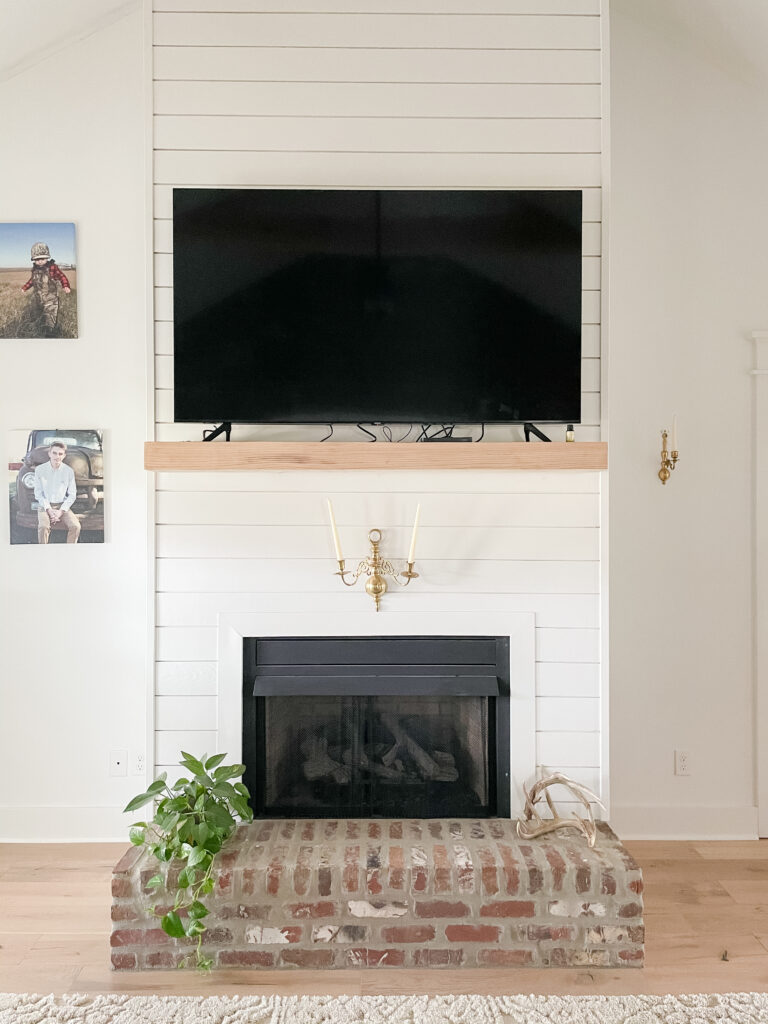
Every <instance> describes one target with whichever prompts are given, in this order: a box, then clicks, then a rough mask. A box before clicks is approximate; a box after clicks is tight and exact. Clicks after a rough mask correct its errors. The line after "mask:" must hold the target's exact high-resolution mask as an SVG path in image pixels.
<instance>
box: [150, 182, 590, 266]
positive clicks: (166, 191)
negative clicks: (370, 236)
mask: <svg viewBox="0 0 768 1024" xmlns="http://www.w3.org/2000/svg"><path fill="white" fill-rule="evenodd" d="M209 184H213V183H211V182H209ZM187 185H189V182H182V181H178V182H174V183H172V184H159V183H157V182H156V183H155V186H154V189H153V199H154V216H155V236H156V240H155V252H172V251H173V239H172V224H171V218H172V216H173V189H174V186H176V187H177V188H182V187H185V186H187ZM216 187H217V188H219V187H221V188H224V187H226V186H223V185H221V186H220V185H219V184H218V183H217V184H216ZM253 187H256V186H253ZM275 187H285V188H290V187H291V186H280V185H276V186H275ZM334 187H339V186H334ZM351 187H354V186H351ZM380 187H381V188H383V189H387V188H389V187H390V186H389V185H386V184H385V185H381V186H380ZM469 187H470V186H468V185H464V184H459V185H457V186H456V188H469ZM499 187H501V188H503V187H516V186H509V185H507V186H499ZM532 187H534V188H535V186H532ZM563 187H564V188H576V187H577V186H576V185H574V184H570V185H564V186H563ZM581 195H582V220H583V221H584V224H585V225H586V224H592V225H595V224H596V225H597V227H598V228H599V221H600V218H601V213H602V191H601V189H600V186H599V184H598V185H595V186H581ZM584 230H586V227H585V229H584ZM594 230H595V229H594V226H593V227H592V228H590V231H592V232H594ZM158 234H159V235H160V236H161V240H162V247H161V248H158V247H157V236H158ZM597 238H598V244H597V249H596V251H594V252H590V253H585V254H584V255H585V256H599V255H600V244H599V234H598V235H597Z"/></svg>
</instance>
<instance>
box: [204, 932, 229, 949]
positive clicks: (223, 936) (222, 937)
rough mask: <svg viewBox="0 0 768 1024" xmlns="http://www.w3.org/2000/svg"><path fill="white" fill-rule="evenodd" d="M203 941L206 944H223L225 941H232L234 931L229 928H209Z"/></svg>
mask: <svg viewBox="0 0 768 1024" xmlns="http://www.w3.org/2000/svg"><path fill="white" fill-rule="evenodd" d="M203 941H204V942H205V943H206V944H208V943H215V944H216V945H218V946H222V945H224V943H225V942H231V941H232V932H231V931H230V930H229V928H209V929H208V930H207V931H206V933H205V936H204V938H203Z"/></svg>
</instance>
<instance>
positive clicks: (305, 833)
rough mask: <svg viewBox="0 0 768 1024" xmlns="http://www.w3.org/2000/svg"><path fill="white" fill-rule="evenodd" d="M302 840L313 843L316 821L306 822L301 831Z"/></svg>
mask: <svg viewBox="0 0 768 1024" xmlns="http://www.w3.org/2000/svg"><path fill="white" fill-rule="evenodd" d="M301 838H302V840H303V841H304V842H305V843H311V842H312V840H313V839H314V838H315V823H314V821H305V822H304V826H303V828H302V830H301Z"/></svg>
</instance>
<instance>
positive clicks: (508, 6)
mask: <svg viewBox="0 0 768 1024" xmlns="http://www.w3.org/2000/svg"><path fill="white" fill-rule="evenodd" d="M328 6H329V4H328V0H219V3H218V8H217V9H218V10H219V11H220V12H222V13H232V12H235V11H245V12H252V13H256V12H263V13H267V14H272V13H274V12H275V11H278V12H280V13H282V14H290V13H301V12H304V11H309V12H316V13H318V14H322V13H324V12H326V11H327V10H328ZM210 9H211V0H155V3H154V4H153V10H154V11H156V12H161V11H176V12H179V11H181V12H191V11H202V12H206V11H210ZM333 10H334V12H335V13H344V14H389V15H393V14H403V15H412V14H431V15H440V14H467V13H469V12H470V11H471V12H472V13H473V14H537V15H542V14H549V15H551V14H567V15H573V14H595V15H596V14H599V13H600V3H599V0H482V2H480V3H476V4H469V3H468V2H467V0H407V2H406V0H400V3H389V2H388V0H333Z"/></svg>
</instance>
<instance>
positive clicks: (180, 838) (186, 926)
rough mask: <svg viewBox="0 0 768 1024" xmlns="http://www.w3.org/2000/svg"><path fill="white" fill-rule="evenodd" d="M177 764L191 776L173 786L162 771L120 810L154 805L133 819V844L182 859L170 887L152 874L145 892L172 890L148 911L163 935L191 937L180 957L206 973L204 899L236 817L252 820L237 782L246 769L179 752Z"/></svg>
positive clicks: (163, 858)
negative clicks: (166, 903)
mask: <svg viewBox="0 0 768 1024" xmlns="http://www.w3.org/2000/svg"><path fill="white" fill-rule="evenodd" d="M181 754H182V760H181V761H180V762H179V764H180V765H181V767H182V768H184V770H185V771H187V772H189V773H190V776H191V777H190V778H180V779H178V781H177V782H175V783H174V784H173V785H172V786H171V785H169V784H168V782H167V781H166V780H167V772H163V773H162V775H159V776H158V777H157V779H155V781H154V782H153V783H152V784H151V785H150V786H149V788H148V789H147V790H146V792H144V793H140V794H139V795H138V796H135V797H134V798H133V800H131V801H130V803H128V805H127V806H126V808H125V812H130V811H135V810H138V808H139V807H143V806H144V805H145V804H148V803H150V802H151V801H157V806H156V808H155V815H154V817H153V818H152V820H151V821H150V822H146V821H137V822H135V823H134V824H133V825H132V826H131V829H130V839H131V842H132V843H133V844H134V846H147V847H148V849H149V852H150V853H151V854H152V855H153V856H154V857H156V858H157V860H159V861H160V862H162V863H168V862H170V861H183V862H184V866H183V867H182V868H181V870H180V871H179V874H178V879H177V881H176V882H175V885H172V884H171V883H170V882H169V881H168V877H172V876H171V875H170V873H168V877H166V878H164V877H163V876H162V875H160V874H158V875H154V876H153V877H152V878H150V879H149V881H148V882H147V888H149V889H152V890H155V891H157V890H159V889H161V888H162V887H163V886H165V888H166V891H167V892H168V893H169V894H170V893H171V892H172V889H174V888H175V890H176V891H175V894H174V899H173V906H172V907H171V908H164V909H163V910H158V909H157V904H155V905H154V906H153V907H152V912H153V913H154V914H155V916H156V917H159V918H160V919H161V920H160V923H161V926H162V928H163V931H164V932H166V934H168V935H170V936H172V937H173V938H175V939H183V938H188V939H196V940H197V946H196V949H195V953H194V954H190V956H188V957H184V958H183V959H182V961H181V963H180V964H179V966H180V967H184V966H186V965H187V963H188V962H189V960H190V958H191V956H193V955H194V957H195V966H196V967H197V968H198V969H199V970H205V971H207V970H210V969H211V967H212V966H213V961H212V960H211V959H210V958H209V957H206V956H204V955H203V951H202V947H203V935H204V934H205V931H206V925H205V922H204V918H206V917H207V916H208V914H209V913H210V911H209V909H208V907H206V905H205V903H204V902H203V897H205V896H208V895H209V894H210V893H211V892H213V887H214V884H215V883H214V879H213V867H214V864H215V861H216V856H217V854H218V853H219V851H220V850H221V848H222V847H223V845H224V844H225V843H226V841H227V840H228V839H229V838H230V837H231V836H232V835H233V833H234V832H235V830H236V828H237V819H238V818H239V819H240V820H241V821H253V811H252V810H251V808H250V806H249V803H248V801H249V800H250V794H249V792H248V789H247V788H246V787H245V786H244V785H243V783H242V782H234V783H233V782H231V780H232V779H236V778H240V777H241V776H242V774H243V772H244V771H245V765H242V764H233V765H223V764H222V761H223V760H224V758H225V757H226V756H227V755H226V754H214V755H213V757H208V756H207V754H203V756H202V757H201V758H199V759H198V758H196V757H193V756H192V755H191V754H187V753H186V752H185V751H183V750H182V752H181Z"/></svg>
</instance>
